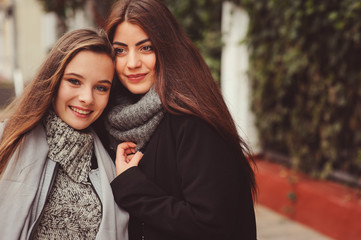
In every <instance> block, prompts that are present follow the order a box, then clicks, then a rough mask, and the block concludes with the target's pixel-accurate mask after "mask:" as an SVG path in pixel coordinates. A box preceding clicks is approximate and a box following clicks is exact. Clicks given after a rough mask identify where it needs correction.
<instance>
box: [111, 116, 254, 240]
mask: <svg viewBox="0 0 361 240" xmlns="http://www.w3.org/2000/svg"><path fill="white" fill-rule="evenodd" d="M175 138H176V141H175V143H176V154H175V155H176V158H177V160H176V161H177V165H178V171H179V172H178V174H179V176H181V189H182V192H183V199H177V198H175V197H173V196H170V195H168V194H167V193H165V192H164V191H162V189H161V188H160V187H158V186H157V185H155V184H154V183H153V182H151V181H149V180H148V179H147V177H146V176H145V175H144V174H143V173H142V171H141V170H140V169H139V168H138V167H133V168H131V169H128V170H127V171H125V172H124V173H122V174H121V175H119V176H118V177H117V178H116V179H115V180H114V181H113V182H112V183H111V186H112V189H113V192H114V195H115V200H116V202H117V203H118V205H119V206H121V207H123V208H124V209H126V210H127V211H129V212H130V213H131V214H132V215H134V216H136V217H137V218H139V219H142V221H144V222H145V223H146V224H150V225H152V226H153V227H155V228H157V229H160V230H161V231H165V232H167V233H168V234H170V235H171V236H174V239H176V238H177V239H253V238H251V237H250V238H248V237H245V238H243V237H242V238H240V237H241V236H246V235H248V234H247V233H245V232H246V231H251V232H252V231H254V229H255V226H254V211H253V203H252V199H251V193H250V189H249V184H248V182H247V181H246V180H245V179H246V178H245V177H244V176H242V173H241V172H242V171H241V169H240V166H241V165H240V159H239V157H237V156H236V155H235V153H233V152H231V150H230V147H229V146H228V144H227V143H226V141H224V140H223V139H222V138H221V137H220V135H219V134H218V133H217V132H216V131H215V130H214V129H213V128H212V127H210V126H209V125H208V124H206V123H204V122H203V121H201V120H199V119H190V120H188V121H182V122H181V123H180V124H179V126H178V128H177V130H176V134H175ZM242 232H243V233H242ZM252 234H253V233H250V234H249V235H250V236H253V235H252Z"/></svg>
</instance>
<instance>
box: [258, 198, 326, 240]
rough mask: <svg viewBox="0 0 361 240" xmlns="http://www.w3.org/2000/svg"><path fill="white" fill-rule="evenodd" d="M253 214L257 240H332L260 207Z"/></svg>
mask: <svg viewBox="0 0 361 240" xmlns="http://www.w3.org/2000/svg"><path fill="white" fill-rule="evenodd" d="M255 212H256V221H257V235H258V240H332V238H329V237H327V236H324V235H322V234H320V233H318V232H316V231H315V230H313V229H311V228H309V227H307V226H304V225H302V224H299V223H297V222H294V221H292V220H290V219H288V218H286V217H284V216H282V215H280V214H278V213H276V212H274V211H272V210H271V209H269V208H267V207H264V206H262V205H256V206H255Z"/></svg>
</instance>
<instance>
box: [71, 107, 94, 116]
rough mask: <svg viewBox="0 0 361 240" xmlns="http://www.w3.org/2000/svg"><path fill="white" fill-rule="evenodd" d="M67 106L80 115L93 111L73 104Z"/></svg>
mask: <svg viewBox="0 0 361 240" xmlns="http://www.w3.org/2000/svg"><path fill="white" fill-rule="evenodd" d="M69 108H70V109H71V110H72V111H73V112H75V113H78V114H80V115H89V114H91V113H92V112H93V111H91V110H87V109H81V108H78V107H74V106H69Z"/></svg>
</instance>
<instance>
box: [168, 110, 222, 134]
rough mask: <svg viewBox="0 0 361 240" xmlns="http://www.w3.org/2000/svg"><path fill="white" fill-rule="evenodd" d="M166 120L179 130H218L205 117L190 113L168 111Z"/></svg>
mask: <svg viewBox="0 0 361 240" xmlns="http://www.w3.org/2000/svg"><path fill="white" fill-rule="evenodd" d="M165 121H166V122H168V124H169V126H170V127H172V128H174V129H177V130H178V131H189V130H193V131H194V130H196V131H207V132H208V131H210V132H215V131H216V130H215V129H214V127H213V126H211V125H210V124H208V123H207V122H206V121H204V120H203V119H201V118H199V117H197V116H193V115H189V114H181V115H176V114H171V113H166V115H165Z"/></svg>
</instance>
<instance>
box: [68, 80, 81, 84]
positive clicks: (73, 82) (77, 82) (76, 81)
mask: <svg viewBox="0 0 361 240" xmlns="http://www.w3.org/2000/svg"><path fill="white" fill-rule="evenodd" d="M67 81H68V82H69V83H71V84H72V85H80V81H79V80H77V79H72V78H70V79H68V80H67Z"/></svg>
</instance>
